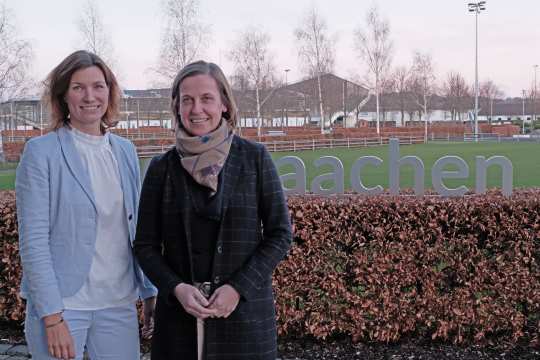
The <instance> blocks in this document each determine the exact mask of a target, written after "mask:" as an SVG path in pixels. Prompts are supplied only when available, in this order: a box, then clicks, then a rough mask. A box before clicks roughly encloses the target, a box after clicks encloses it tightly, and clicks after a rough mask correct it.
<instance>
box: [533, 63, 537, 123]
mask: <svg viewBox="0 0 540 360" xmlns="http://www.w3.org/2000/svg"><path fill="white" fill-rule="evenodd" d="M536 69H538V65H534V97H533V111H534V115H533V118H532V121H531V130H534V126H533V125H534V122H535V121H536Z"/></svg>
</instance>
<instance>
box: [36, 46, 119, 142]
mask: <svg viewBox="0 0 540 360" xmlns="http://www.w3.org/2000/svg"><path fill="white" fill-rule="evenodd" d="M91 66H97V67H98V68H99V69H100V70H101V72H102V73H103V77H104V78H105V82H106V84H107V87H108V88H109V105H108V106H107V110H106V112H105V114H104V115H103V118H102V119H101V124H100V129H101V132H102V133H103V132H105V130H106V129H108V128H110V127H113V126H115V125H116V123H117V122H118V120H116V119H117V118H118V113H119V107H120V105H119V104H120V87H119V85H118V82H117V81H116V77H115V76H114V74H113V73H112V71H111V69H110V68H109V67H108V66H107V65H106V64H105V62H104V61H103V60H101V58H100V57H99V56H97V55H96V54H94V53H91V52H89V51H86V50H79V51H75V52H74V53H73V54H71V55H69V56H68V57H66V58H65V59H64V60H63V61H62V62H61V63H60V64H59V65H58V66H56V67H55V68H54V69H53V70H52V71H51V72H50V74H49V75H48V76H47V79H46V80H45V92H44V94H43V100H44V102H45V103H47V104H48V105H49V109H50V112H51V127H52V128H53V129H54V130H56V129H59V128H61V127H62V126H64V125H69V109H68V105H67V103H66V100H65V96H66V93H67V91H68V89H69V84H70V82H71V77H72V76H73V73H75V72H76V71H78V70H81V69H86V68H89V67H91Z"/></svg>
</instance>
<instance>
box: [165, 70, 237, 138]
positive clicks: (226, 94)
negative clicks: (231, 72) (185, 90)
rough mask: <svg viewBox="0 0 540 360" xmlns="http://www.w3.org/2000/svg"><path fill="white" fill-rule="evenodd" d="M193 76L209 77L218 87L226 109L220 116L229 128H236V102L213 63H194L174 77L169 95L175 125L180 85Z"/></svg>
mask: <svg viewBox="0 0 540 360" xmlns="http://www.w3.org/2000/svg"><path fill="white" fill-rule="evenodd" d="M195 75H210V76H211V77H212V78H213V79H214V80H216V83H217V85H218V89H219V94H220V96H221V102H223V105H225V107H226V108H227V111H225V112H224V113H223V114H222V117H223V118H224V119H225V120H227V122H228V123H229V126H230V127H231V128H233V129H234V128H236V121H237V117H238V110H237V107H236V102H235V101H234V97H233V94H232V90H231V86H230V85H229V82H228V81H227V78H226V77H225V75H224V74H223V71H221V69H220V67H219V66H217V65H216V64H214V63H211V62H206V61H202V60H200V61H196V62H192V63H191V64H188V65H186V66H184V68H183V69H182V70H180V72H179V73H178V75H176V78H175V79H174V81H173V84H172V93H171V112H172V115H173V118H174V120H175V121H176V124H177V125H178V124H181V123H182V122H181V121H180V115H179V114H178V110H179V106H180V84H181V83H182V81H184V79H185V78H187V77H190V76H195Z"/></svg>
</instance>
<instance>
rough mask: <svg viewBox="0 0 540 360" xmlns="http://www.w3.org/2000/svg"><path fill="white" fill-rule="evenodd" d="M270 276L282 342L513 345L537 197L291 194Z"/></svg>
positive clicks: (9, 302) (525, 324) (538, 286)
mask: <svg viewBox="0 0 540 360" xmlns="http://www.w3.org/2000/svg"><path fill="white" fill-rule="evenodd" d="M0 200H1V205H0V239H2V241H1V248H0V258H1V262H2V268H0V321H6V320H7V321H15V322H19V321H21V320H22V319H23V311H24V310H23V303H22V301H21V299H20V298H19V297H18V295H17V290H18V286H19V278H20V274H21V272H20V267H19V259H18V248H17V241H16V239H17V230H16V221H15V212H14V209H15V200H14V194H13V192H12V191H4V192H0ZM289 208H290V211H291V215H292V219H293V223H294V228H295V237H294V245H293V247H292V249H291V252H290V254H289V255H288V257H287V258H286V259H285V260H284V261H283V262H282V263H281V264H280V266H279V267H278V269H277V270H276V273H275V276H274V279H273V282H274V286H275V289H276V301H277V312H278V331H279V333H280V335H281V336H294V337H297V336H306V335H307V336H313V337H315V338H319V339H325V338H327V337H330V336H336V335H341V336H343V335H345V336H350V337H351V338H352V339H353V340H354V341H383V342H394V341H398V340H399V339H401V338H403V337H409V336H415V337H431V338H432V339H436V340H441V341H448V342H454V343H485V342H486V341H492V340H493V339H497V340H508V341H511V342H516V341H524V342H526V343H529V344H532V345H538V337H539V331H540V270H539V266H540V189H536V190H519V191H515V192H514V195H513V196H512V197H511V198H505V197H503V196H501V195H500V194H498V193H496V192H493V193H490V194H488V195H483V196H468V197H463V198H458V199H446V198H440V197H424V198H416V197H412V196H408V197H407V196H405V197H399V198H398V197H390V196H377V197H368V198H366V197H360V196H342V197H333V198H330V197H326V198H317V197H310V196H306V197H291V198H290V199H289Z"/></svg>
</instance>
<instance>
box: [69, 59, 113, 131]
mask: <svg viewBox="0 0 540 360" xmlns="http://www.w3.org/2000/svg"><path fill="white" fill-rule="evenodd" d="M64 100H65V101H66V103H67V105H68V109H69V115H70V124H71V126H73V127H74V128H76V129H77V130H80V131H83V132H85V133H87V134H91V135H100V134H101V132H100V124H101V119H102V118H103V115H105V112H106V111H107V107H108V106H109V87H108V86H107V83H106V82H105V76H104V75H103V72H102V71H101V69H100V68H99V67H97V66H90V67H87V68H84V69H81V70H77V71H75V72H74V73H73V75H72V76H71V80H70V82H69V87H68V90H67V92H66V95H65V97H64Z"/></svg>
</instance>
